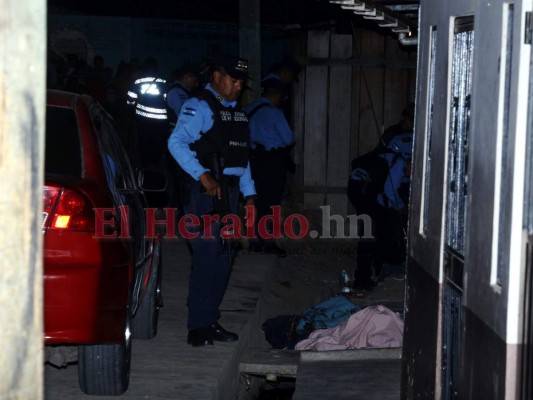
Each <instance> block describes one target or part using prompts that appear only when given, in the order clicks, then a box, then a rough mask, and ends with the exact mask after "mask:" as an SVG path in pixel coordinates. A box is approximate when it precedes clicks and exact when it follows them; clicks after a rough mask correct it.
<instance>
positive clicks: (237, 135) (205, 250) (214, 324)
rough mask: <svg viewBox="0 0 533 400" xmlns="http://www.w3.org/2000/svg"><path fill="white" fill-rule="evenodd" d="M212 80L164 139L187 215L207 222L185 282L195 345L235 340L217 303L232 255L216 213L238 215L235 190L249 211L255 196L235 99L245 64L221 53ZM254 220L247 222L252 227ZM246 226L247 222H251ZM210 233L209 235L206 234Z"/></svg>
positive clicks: (199, 230) (197, 229)
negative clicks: (175, 167) (176, 170)
mask: <svg viewBox="0 0 533 400" xmlns="http://www.w3.org/2000/svg"><path fill="white" fill-rule="evenodd" d="M210 70H211V73H210V83H209V84H207V85H206V87H205V88H204V89H199V90H198V91H196V92H195V93H194V94H193V95H192V97H191V98H190V99H188V100H187V101H185V103H184V104H183V106H182V108H181V111H180V114H179V116H178V121H177V123H176V127H175V128H174V130H173V131H172V134H171V135H170V138H169V140H168V149H169V150H170V153H171V154H172V156H173V157H174V159H175V160H176V162H177V163H178V164H179V166H180V167H181V168H182V169H183V171H184V174H182V175H181V176H182V181H181V186H182V188H187V190H186V193H185V191H183V192H182V196H183V204H184V212H185V213H186V214H188V215H194V216H196V217H197V218H198V219H199V220H200V221H203V220H204V219H203V218H202V217H209V216H213V215H218V217H219V218H218V219H216V218H215V217H214V218H209V221H208V222H207V223H209V227H208V228H209V229H206V226H205V225H206V223H204V224H203V225H202V226H193V227H190V229H189V231H190V232H191V233H194V234H196V235H197V237H196V238H194V239H192V240H190V245H191V250H192V270H191V275H190V277H189V295H188V319H187V327H188V330H189V333H188V336H187V343H189V344H190V345H192V346H193V347H199V346H206V345H211V346H212V345H213V342H214V341H222V342H232V341H236V340H238V335H237V334H236V333H233V332H229V331H227V330H226V329H224V328H223V327H222V326H221V325H220V324H219V323H218V320H219V318H220V310H219V305H220V302H221V301H222V298H223V297H224V293H225V290H226V285H227V282H228V279H229V276H230V271H231V263H232V256H233V255H234V253H233V251H232V248H231V246H230V245H229V241H228V240H226V239H227V238H224V237H223V235H222V228H223V226H222V224H221V222H220V216H221V214H227V213H232V214H233V215H236V214H237V212H238V204H239V191H240V192H241V193H242V195H243V196H244V200H245V206H250V207H252V212H253V213H255V211H254V207H253V205H254V201H255V197H256V191H255V186H254V181H253V180H252V176H251V172H250V163H249V161H248V158H249V132H248V120H247V118H246V115H245V114H244V111H242V109H241V107H240V105H239V103H238V99H239V96H240V94H241V91H242V89H243V86H244V82H245V80H246V79H247V78H248V62H247V61H246V60H244V59H242V58H238V57H234V56H220V57H218V58H216V59H215V60H214V61H213V63H212V65H211V69H210ZM253 222H254V221H253V218H251V220H247V224H253ZM248 226H250V225H248ZM208 230H209V231H210V232H208Z"/></svg>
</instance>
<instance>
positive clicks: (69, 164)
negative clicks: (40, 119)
mask: <svg viewBox="0 0 533 400" xmlns="http://www.w3.org/2000/svg"><path fill="white" fill-rule="evenodd" d="M45 140H46V147H45V165H44V170H45V173H46V174H60V175H68V176H72V177H81V173H82V160H81V145H80V135H79V132H78V123H77V121H76V115H75V114H74V110H73V109H71V108H62V107H52V106H48V107H46V133H45Z"/></svg>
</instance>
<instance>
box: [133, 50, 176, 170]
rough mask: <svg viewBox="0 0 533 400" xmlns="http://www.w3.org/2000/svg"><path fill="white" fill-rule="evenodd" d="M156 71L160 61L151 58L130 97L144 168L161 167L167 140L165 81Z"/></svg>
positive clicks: (139, 154)
mask: <svg viewBox="0 0 533 400" xmlns="http://www.w3.org/2000/svg"><path fill="white" fill-rule="evenodd" d="M157 70H158V63H157V60H156V59H155V58H152V57H148V58H147V59H146V60H145V62H144V63H143V67H142V71H141V76H140V77H139V78H138V79H136V80H135V81H134V83H133V86H132V87H131V88H130V89H129V90H128V97H127V104H128V105H130V106H131V107H133V108H134V109H135V128H136V131H137V135H136V139H137V143H136V145H137V152H138V157H139V161H140V165H141V166H142V167H144V168H147V167H150V168H160V166H161V160H162V156H163V154H164V149H165V142H166V140H167V138H168V121H167V104H166V80H165V79H164V78H161V77H159V76H158V75H157Z"/></svg>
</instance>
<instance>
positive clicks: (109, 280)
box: [43, 90, 154, 345]
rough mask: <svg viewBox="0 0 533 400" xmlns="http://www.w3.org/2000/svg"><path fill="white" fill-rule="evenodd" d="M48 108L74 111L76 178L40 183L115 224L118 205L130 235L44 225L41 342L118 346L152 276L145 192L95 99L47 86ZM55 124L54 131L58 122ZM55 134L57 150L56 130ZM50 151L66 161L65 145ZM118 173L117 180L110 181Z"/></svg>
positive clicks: (49, 178) (48, 178)
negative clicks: (109, 214)
mask: <svg viewBox="0 0 533 400" xmlns="http://www.w3.org/2000/svg"><path fill="white" fill-rule="evenodd" d="M47 106H48V107H55V108H54V110H58V109H57V108H59V109H61V110H60V111H59V113H60V114H61V113H62V112H63V111H65V112H66V110H69V109H70V110H73V111H74V112H75V115H76V122H75V123H76V124H77V128H78V131H79V143H80V147H81V157H80V158H81V164H82V165H81V169H80V171H79V172H80V173H79V174H77V173H76V174H74V175H80V176H69V175H68V174H58V173H54V174H45V185H50V186H55V187H58V188H61V190H72V191H75V192H76V193H78V194H80V195H81V197H82V198H83V199H85V200H86V201H87V202H88V203H90V206H91V207H92V208H105V209H109V210H113V211H115V219H114V221H115V228H116V227H119V226H120V224H121V223H122V221H121V216H120V207H124V206H127V207H128V209H129V215H128V223H129V225H130V227H129V230H130V232H132V235H131V238H129V239H128V238H120V237H117V238H114V239H112V238H98V237H95V230H92V231H71V230H61V229H52V228H50V226H49V225H47V226H44V227H43V243H44V248H43V256H44V331H45V332H44V340H45V344H47V345H49V344H102V343H120V342H121V341H123V340H124V325H125V318H126V309H127V307H135V306H136V305H137V304H138V303H139V302H140V301H141V299H142V297H143V295H144V290H145V288H146V283H147V282H148V279H149V273H150V265H151V252H152V249H153V241H154V239H145V238H144V232H145V221H144V207H145V206H146V202H145V199H144V195H143V193H142V192H141V191H140V190H139V189H138V188H137V186H136V181H135V179H134V171H133V167H132V166H131V164H130V163H129V160H128V157H127V155H126V153H125V150H124V148H123V146H122V145H121V144H120V141H119V139H118V134H117V133H116V131H114V130H113V129H114V128H113V127H112V120H111V119H110V118H109V116H108V115H107V113H106V112H105V111H104V110H103V108H102V107H101V106H100V105H99V104H98V103H96V102H95V101H94V100H92V99H91V98H90V97H88V96H84V95H77V94H73V93H66V92H60V91H55V90H48V96H47ZM50 115H51V114H50ZM50 123H51V124H52V123H53V121H50ZM47 126H48V125H47ZM54 126H55V127H56V129H58V127H60V126H61V121H58V122H57V124H56V125H54ZM56 133H57V135H58V138H57V139H55V140H56V143H57V144H58V146H59V147H61V146H62V144H61V141H60V140H58V139H61V134H62V133H61V132H56ZM47 145H49V143H47ZM51 156H54V157H62V156H65V157H66V158H68V157H69V154H68V149H67V148H65V149H58V152H57V154H54V149H48V152H47V157H51ZM73 159H74V160H77V158H76V157H73ZM59 164H60V163H59ZM65 167H66V168H68V165H66V166H65ZM56 172H57V171H56ZM118 173H120V174H122V176H121V179H122V181H121V182H123V184H121V183H119V184H118V185H117V183H116V182H113V179H114V178H115V175H117V174H118ZM122 186H123V187H122ZM47 223H48V222H47ZM112 225H113V224H111V226H108V228H110V229H112V228H113V226H112Z"/></svg>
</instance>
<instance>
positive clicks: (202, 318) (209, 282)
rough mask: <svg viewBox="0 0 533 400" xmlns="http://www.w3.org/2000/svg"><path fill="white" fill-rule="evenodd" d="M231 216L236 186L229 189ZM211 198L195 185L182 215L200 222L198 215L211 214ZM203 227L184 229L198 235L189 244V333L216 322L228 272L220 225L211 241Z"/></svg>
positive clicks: (227, 253)
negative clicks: (190, 264)
mask: <svg viewBox="0 0 533 400" xmlns="http://www.w3.org/2000/svg"><path fill="white" fill-rule="evenodd" d="M229 194H230V203H231V210H232V213H234V214H236V213H237V210H238V201H239V186H238V185H232V186H231V187H230V190H229ZM214 209H215V198H214V197H212V196H208V195H206V194H205V193H203V192H202V186H201V184H200V183H199V182H194V183H193V185H192V187H191V193H190V201H189V202H188V203H187V204H185V205H184V212H185V213H186V214H193V215H196V216H197V217H198V218H199V220H200V221H202V215H208V214H212V213H213V212H214ZM204 228H205V227H204V226H203V224H201V226H196V227H187V231H188V232H190V233H193V232H194V233H196V232H198V233H199V235H198V237H197V238H195V239H191V240H190V244H191V248H192V270H191V275H190V278H189V296H188V302H187V305H188V307H189V314H188V321H187V327H188V329H189V330H192V329H196V328H201V327H205V326H209V325H211V324H213V323H215V322H216V321H217V320H218V319H219V318H220V310H219V305H220V302H221V301H222V298H223V297H224V292H225V290H226V286H227V283H228V279H229V276H230V271H231V261H232V254H230V250H229V247H228V246H226V245H225V244H224V242H223V241H222V239H221V237H220V229H221V224H220V223H219V222H213V223H212V225H211V234H212V238H209V237H204V234H205V232H206V230H205V229H204Z"/></svg>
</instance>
